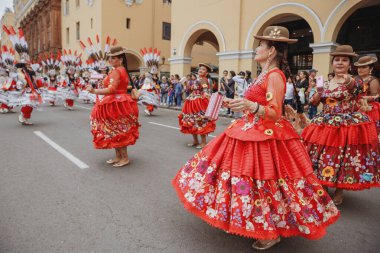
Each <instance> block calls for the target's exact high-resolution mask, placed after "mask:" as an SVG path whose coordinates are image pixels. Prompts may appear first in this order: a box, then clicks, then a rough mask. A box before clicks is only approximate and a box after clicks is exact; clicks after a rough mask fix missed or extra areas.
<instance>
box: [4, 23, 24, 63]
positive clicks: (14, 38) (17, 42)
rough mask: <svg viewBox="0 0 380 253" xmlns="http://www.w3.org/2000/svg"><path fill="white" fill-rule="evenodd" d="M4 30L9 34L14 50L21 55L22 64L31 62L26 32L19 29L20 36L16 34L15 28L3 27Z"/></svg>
mask: <svg viewBox="0 0 380 253" xmlns="http://www.w3.org/2000/svg"><path fill="white" fill-rule="evenodd" d="M3 30H4V32H5V33H6V34H8V36H9V39H10V41H11V42H12V45H13V48H14V49H15V50H16V52H17V53H19V55H20V58H21V62H22V61H29V48H28V43H27V42H26V40H25V36H24V32H23V31H22V29H21V28H19V29H18V34H16V31H15V29H14V28H13V26H10V27H9V28H8V27H6V26H5V25H3Z"/></svg>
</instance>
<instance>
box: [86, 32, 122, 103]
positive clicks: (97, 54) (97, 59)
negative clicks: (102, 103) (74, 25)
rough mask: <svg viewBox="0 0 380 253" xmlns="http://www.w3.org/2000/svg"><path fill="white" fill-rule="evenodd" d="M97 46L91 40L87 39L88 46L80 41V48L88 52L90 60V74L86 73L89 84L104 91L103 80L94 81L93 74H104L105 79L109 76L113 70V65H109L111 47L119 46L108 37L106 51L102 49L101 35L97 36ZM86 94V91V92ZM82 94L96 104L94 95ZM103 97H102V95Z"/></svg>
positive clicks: (87, 63)
mask: <svg viewBox="0 0 380 253" xmlns="http://www.w3.org/2000/svg"><path fill="white" fill-rule="evenodd" d="M95 41H96V44H94V43H93V41H92V40H91V38H87V42H88V45H86V44H85V43H84V42H83V41H80V42H79V43H80V46H81V48H82V50H83V51H84V52H86V54H87V56H88V60H87V61H86V65H87V69H88V70H89V72H84V74H85V75H90V76H89V77H88V78H84V79H86V80H87V79H88V80H89V82H91V83H92V85H93V86H94V88H96V89H102V88H104V87H102V81H103V80H102V79H93V78H91V72H92V71H96V72H98V73H99V74H102V75H103V76H104V78H105V77H106V76H107V74H108V72H109V70H110V69H111V65H110V64H109V63H108V60H109V56H108V53H109V52H110V47H111V46H116V45H117V40H116V39H115V38H114V39H111V37H110V36H107V38H106V43H105V46H104V49H102V47H101V44H100V39H99V35H96V38H95ZM84 92H85V91H84ZM84 92H83V93H82V96H83V95H86V96H89V97H90V99H91V101H93V102H95V100H96V96H95V95H94V94H89V93H88V92H87V91H86V92H87V94H85V93H84ZM100 96H102V95H100Z"/></svg>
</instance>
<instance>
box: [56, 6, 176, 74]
mask: <svg viewBox="0 0 380 253" xmlns="http://www.w3.org/2000/svg"><path fill="white" fill-rule="evenodd" d="M61 29H62V47H63V48H64V49H72V50H78V51H79V52H81V48H80V44H79V41H83V42H84V43H86V44H87V45H88V42H87V38H91V40H92V41H93V42H94V41H95V36H96V35H97V34H98V35H99V38H100V41H101V47H102V48H104V45H105V42H106V38H107V36H110V37H111V38H116V39H117V40H118V44H119V45H121V46H124V47H125V48H126V49H127V52H128V53H127V59H128V68H129V70H130V71H131V72H134V73H138V72H140V71H141V72H143V71H144V62H143V59H142V56H141V55H140V49H141V48H143V47H156V48H158V49H159V50H161V62H160V63H161V66H160V71H161V72H163V73H169V68H170V67H169V64H168V60H167V59H168V58H169V57H170V40H171V37H170V36H171V31H170V29H171V5H170V1H163V0H153V1H152V0H138V1H133V0H128V1H126V0H62V28H61ZM85 56H86V54H84V57H82V59H83V60H85Z"/></svg>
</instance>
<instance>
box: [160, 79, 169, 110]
mask: <svg viewBox="0 0 380 253" xmlns="http://www.w3.org/2000/svg"><path fill="white" fill-rule="evenodd" d="M160 86H161V105H166V103H167V102H168V92H169V83H168V79H167V77H166V76H163V77H162V79H161V85H160Z"/></svg>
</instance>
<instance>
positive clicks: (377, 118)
mask: <svg viewBox="0 0 380 253" xmlns="http://www.w3.org/2000/svg"><path fill="white" fill-rule="evenodd" d="M375 62H377V58H376V57H373V56H369V55H366V56H363V57H361V58H360V59H359V60H358V61H357V62H355V63H354V65H355V66H356V67H357V68H358V75H359V77H360V78H361V79H362V81H363V93H362V96H361V98H362V99H364V100H365V101H366V103H369V106H368V107H366V108H363V111H364V112H365V113H366V114H367V115H368V116H369V117H370V118H371V119H372V120H373V121H374V122H375V124H376V129H377V134H378V136H379V137H380V103H379V102H376V100H377V99H378V98H379V89H380V84H379V80H378V79H377V78H376V77H374V76H372V75H371V74H372V70H373V68H374V64H375Z"/></svg>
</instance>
